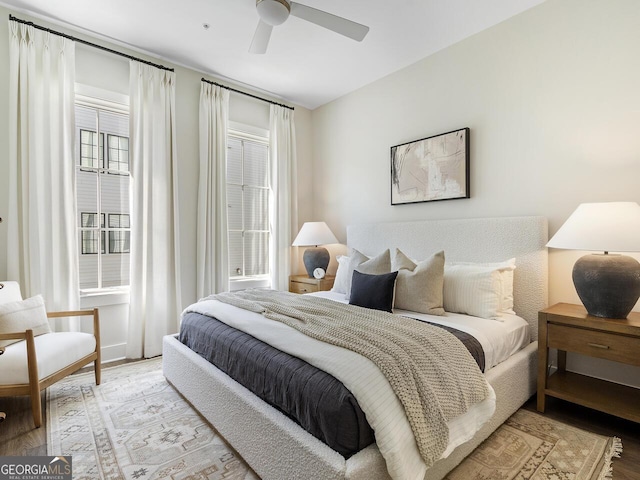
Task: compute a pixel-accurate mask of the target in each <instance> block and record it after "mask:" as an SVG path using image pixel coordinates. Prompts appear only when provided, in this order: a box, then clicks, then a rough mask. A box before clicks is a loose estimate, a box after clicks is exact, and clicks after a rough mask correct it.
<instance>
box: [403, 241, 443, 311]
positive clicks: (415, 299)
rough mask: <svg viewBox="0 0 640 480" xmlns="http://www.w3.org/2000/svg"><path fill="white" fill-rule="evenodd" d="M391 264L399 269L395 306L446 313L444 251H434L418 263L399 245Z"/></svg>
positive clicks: (404, 308) (411, 309)
mask: <svg viewBox="0 0 640 480" xmlns="http://www.w3.org/2000/svg"><path fill="white" fill-rule="evenodd" d="M391 267H392V270H393V271H396V270H397V271H398V278H397V279H396V298H395V305H394V307H395V308H400V309H402V310H410V311H412V312H419V313H428V314H430V315H444V308H443V307H442V305H443V298H442V291H443V276H444V252H442V251H441V252H437V253H434V254H433V255H432V256H431V257H430V258H428V259H427V260H424V261H422V262H418V263H417V264H416V263H415V262H413V260H411V259H410V258H409V257H407V256H406V255H405V254H404V253H402V252H401V251H400V250H399V249H397V248H396V250H395V253H394V256H393V261H392V263H391Z"/></svg>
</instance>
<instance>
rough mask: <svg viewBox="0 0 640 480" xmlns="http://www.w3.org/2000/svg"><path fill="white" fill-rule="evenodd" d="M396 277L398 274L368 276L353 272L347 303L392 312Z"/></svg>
mask: <svg viewBox="0 0 640 480" xmlns="http://www.w3.org/2000/svg"><path fill="white" fill-rule="evenodd" d="M397 276H398V272H391V273H383V274H382V275H370V274H368V273H361V272H359V271H357V270H354V272H353V278H352V280H351V296H350V297H349V303H350V304H351V305H358V306H359V307H365V308H372V309H375V310H384V311H385V312H392V311H393V299H394V297H395V291H396V278H397Z"/></svg>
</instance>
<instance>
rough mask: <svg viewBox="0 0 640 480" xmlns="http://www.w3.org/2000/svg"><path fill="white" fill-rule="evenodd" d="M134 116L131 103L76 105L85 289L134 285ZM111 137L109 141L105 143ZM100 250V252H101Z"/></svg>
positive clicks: (87, 102) (81, 260) (82, 284)
mask: <svg viewBox="0 0 640 480" xmlns="http://www.w3.org/2000/svg"><path fill="white" fill-rule="evenodd" d="M128 132H129V116H128V113H127V111H126V108H123V107H122V106H119V105H118V104H114V106H113V108H111V107H109V105H105V102H104V101H101V102H100V106H98V105H97V104H92V103H91V101H90V99H87V97H82V101H81V102H79V103H78V104H76V142H77V143H76V160H75V165H76V200H77V205H78V214H77V216H78V235H79V240H80V249H79V250H80V251H79V276H80V288H81V289H92V288H107V287H118V286H124V285H128V284H129V253H130V251H131V250H130V244H131V224H130V207H129V178H130V177H129V138H128ZM105 139H106V143H105ZM98 252H100V253H99V254H98Z"/></svg>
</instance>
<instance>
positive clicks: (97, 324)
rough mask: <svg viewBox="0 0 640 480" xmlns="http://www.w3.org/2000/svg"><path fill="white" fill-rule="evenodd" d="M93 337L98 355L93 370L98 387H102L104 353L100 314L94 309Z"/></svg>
mask: <svg viewBox="0 0 640 480" xmlns="http://www.w3.org/2000/svg"><path fill="white" fill-rule="evenodd" d="M93 335H94V336H95V337H96V353H97V355H98V358H96V361H95V362H94V363H93V364H94V368H93V370H94V371H95V374H96V385H100V379H101V376H102V372H101V371H100V369H101V364H102V351H101V346H100V314H99V313H98V309H97V308H94V309H93Z"/></svg>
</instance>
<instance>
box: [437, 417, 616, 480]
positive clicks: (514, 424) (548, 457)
mask: <svg viewBox="0 0 640 480" xmlns="http://www.w3.org/2000/svg"><path fill="white" fill-rule="evenodd" d="M620 453H622V442H621V441H620V439H619V438H617V437H604V436H602V435H596V434H594V433H590V432H586V431H584V430H580V429H578V428H575V427H572V426H570V425H566V424H564V423H560V422H557V421H555V420H551V419H550V418H547V417H545V416H543V415H539V414H537V413H533V412H529V411H527V410H518V411H517V412H516V413H514V414H513V415H512V416H511V417H510V418H508V419H507V421H506V422H505V423H504V424H502V425H501V426H500V427H499V428H498V429H497V430H496V431H495V432H493V433H492V434H491V436H490V437H489V438H488V439H487V440H485V441H484V442H483V443H482V444H480V445H479V446H478V448H476V449H475V450H474V451H473V452H472V453H471V455H469V456H468V457H467V458H466V459H465V460H464V461H463V462H462V463H461V464H460V465H459V466H458V467H457V468H456V469H455V470H453V471H452V472H451V473H450V474H449V475H448V476H447V478H448V479H450V480H489V479H491V480H511V479H516V480H529V479H531V480H603V479H605V478H611V475H612V469H611V459H612V457H619V456H620Z"/></svg>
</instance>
